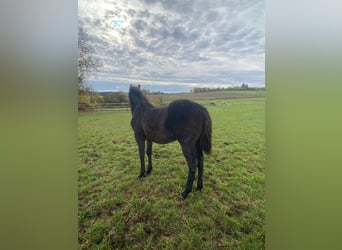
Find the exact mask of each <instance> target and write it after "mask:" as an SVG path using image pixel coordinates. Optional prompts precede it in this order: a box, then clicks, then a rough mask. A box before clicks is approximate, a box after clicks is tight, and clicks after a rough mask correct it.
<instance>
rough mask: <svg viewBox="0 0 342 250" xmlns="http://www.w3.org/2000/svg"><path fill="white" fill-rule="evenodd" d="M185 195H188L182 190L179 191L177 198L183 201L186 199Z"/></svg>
mask: <svg viewBox="0 0 342 250" xmlns="http://www.w3.org/2000/svg"><path fill="white" fill-rule="evenodd" d="M187 196H188V194H187V193H185V192H183V193H181V195H180V197H179V199H180V200H181V201H184V200H185V199H186V197H187Z"/></svg>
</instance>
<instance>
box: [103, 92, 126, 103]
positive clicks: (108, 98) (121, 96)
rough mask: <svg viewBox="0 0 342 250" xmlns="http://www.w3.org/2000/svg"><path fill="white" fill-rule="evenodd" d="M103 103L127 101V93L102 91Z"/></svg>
mask: <svg viewBox="0 0 342 250" xmlns="http://www.w3.org/2000/svg"><path fill="white" fill-rule="evenodd" d="M103 102H104V103H128V97H127V94H125V93H124V92H121V91H120V92H107V93H103Z"/></svg>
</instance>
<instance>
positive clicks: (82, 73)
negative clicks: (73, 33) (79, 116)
mask: <svg viewBox="0 0 342 250" xmlns="http://www.w3.org/2000/svg"><path fill="white" fill-rule="evenodd" d="M93 53H94V48H93V45H92V44H91V42H90V40H89V36H88V34H87V33H86V32H85V31H84V30H83V28H82V27H79V28H78V76H77V84H78V109H79V110H83V109H88V108H90V107H91V106H96V104H97V103H98V102H99V101H101V98H100V97H99V96H98V94H97V93H96V92H95V91H94V90H93V88H92V87H91V86H87V85H85V84H84V80H85V79H87V78H88V77H89V76H90V75H91V74H92V73H94V72H95V71H96V70H97V68H98V67H100V66H101V63H100V61H99V60H98V59H96V58H94V56H93Z"/></svg>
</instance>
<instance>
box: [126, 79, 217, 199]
mask: <svg viewBox="0 0 342 250" xmlns="http://www.w3.org/2000/svg"><path fill="white" fill-rule="evenodd" d="M129 103H130V105H131V112H132V120H131V126H132V128H133V130H134V135H135V139H136V141H137V144H138V147H139V156H140V163H141V169H140V174H139V176H138V178H139V179H140V178H142V177H144V176H145V175H147V174H150V173H151V170H152V159H151V155H152V143H153V142H156V143H160V144H165V143H170V142H172V141H175V140H177V141H178V142H179V143H180V145H181V147H182V151H183V154H184V156H185V158H186V161H187V163H188V167H189V172H188V180H187V182H186V186H185V190H184V192H182V194H181V198H182V199H185V198H186V197H187V195H188V193H190V192H191V191H192V184H193V181H194V178H195V173H196V168H198V180H197V190H201V189H202V187H203V180H202V178H203V151H204V152H205V153H210V152H211V118H210V116H209V113H208V111H207V110H206V108H204V107H203V106H201V105H200V104H197V103H195V102H192V101H189V100H176V101H173V102H172V103H170V104H169V105H168V106H165V107H155V106H153V105H152V104H151V103H150V102H149V101H148V100H147V98H146V97H145V96H144V95H143V93H142V91H141V90H140V86H139V87H135V86H132V85H131V86H130V88H129ZM145 141H147V149H146V154H147V156H148V166H147V172H145V159H144V155H145Z"/></svg>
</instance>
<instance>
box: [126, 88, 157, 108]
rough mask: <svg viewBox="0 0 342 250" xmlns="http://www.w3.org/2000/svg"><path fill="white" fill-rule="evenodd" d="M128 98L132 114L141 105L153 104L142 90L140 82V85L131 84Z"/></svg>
mask: <svg viewBox="0 0 342 250" xmlns="http://www.w3.org/2000/svg"><path fill="white" fill-rule="evenodd" d="M128 99H129V103H130V105H131V112H132V114H133V112H134V110H135V109H136V108H137V107H139V106H140V107H146V106H147V105H148V106H151V105H152V104H151V103H150V102H149V101H148V100H147V98H146V97H145V96H144V94H143V92H142V91H141V87H140V84H139V85H138V86H134V85H132V84H131V85H130V86H129V92H128Z"/></svg>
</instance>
